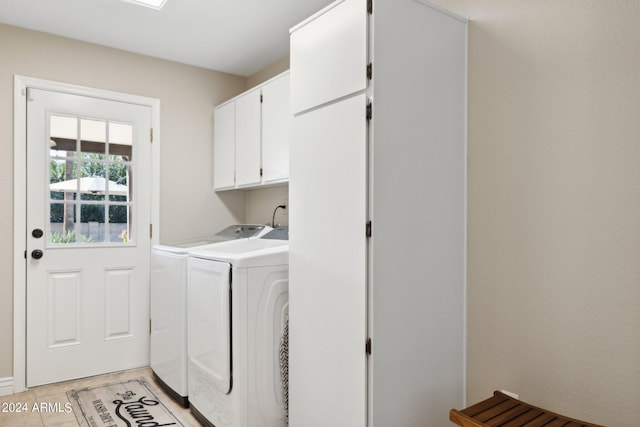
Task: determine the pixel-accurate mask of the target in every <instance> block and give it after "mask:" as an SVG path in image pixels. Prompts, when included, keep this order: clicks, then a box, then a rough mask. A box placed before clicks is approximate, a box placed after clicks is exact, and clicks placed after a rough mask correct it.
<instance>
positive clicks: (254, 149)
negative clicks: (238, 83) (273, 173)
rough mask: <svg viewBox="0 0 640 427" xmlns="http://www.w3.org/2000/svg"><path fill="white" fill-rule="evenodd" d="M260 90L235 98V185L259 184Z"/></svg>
mask: <svg viewBox="0 0 640 427" xmlns="http://www.w3.org/2000/svg"><path fill="white" fill-rule="evenodd" d="M260 128H261V114H260V89H255V90H252V91H250V92H247V93H246V94H245V95H242V96H240V97H238V98H236V185H237V186H242V185H251V184H258V183H260V167H261V166H260Z"/></svg>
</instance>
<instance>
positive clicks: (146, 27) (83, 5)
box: [0, 0, 333, 76]
mask: <svg viewBox="0 0 640 427" xmlns="http://www.w3.org/2000/svg"><path fill="white" fill-rule="evenodd" d="M332 1H333V0H268V1H267V0H168V1H167V4H166V6H165V7H164V9H162V10H161V11H157V10H153V9H148V8H144V7H140V6H136V5H133V4H131V3H126V2H124V1H120V0H0V23H4V24H9V25H14V26H17V27H23V28H27V29H31V30H36V31H42V32H46V33H51V34H56V35H59V36H64V37H69V38H73V39H77V40H83V41H86V42H90V43H96V44H100V45H104V46H109V47H113V48H117V49H123V50H127V51H130V52H135V53H139V54H143V55H149V56H154V57H157V58H162V59H167V60H171V61H176V62H182V63H185V64H190V65H195V66H199V67H203V68H208V69H212V70H218V71H223V72H227V73H232V74H238V75H241V76H250V75H252V74H254V73H255V72H257V71H259V70H261V69H262V68H265V67H266V66H268V65H270V64H272V63H274V62H275V61H277V60H279V59H282V58H284V57H286V56H287V55H288V54H289V28H291V27H293V26H294V25H296V24H297V23H298V22H300V21H302V20H303V19H305V18H307V17H309V16H311V15H312V14H314V13H315V12H317V11H318V10H320V9H322V8H323V7H324V6H326V5H328V4H329V3H331V2H332Z"/></svg>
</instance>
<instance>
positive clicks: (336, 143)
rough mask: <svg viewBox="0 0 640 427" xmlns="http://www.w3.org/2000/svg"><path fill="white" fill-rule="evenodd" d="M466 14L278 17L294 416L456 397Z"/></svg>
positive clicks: (413, 8)
mask: <svg viewBox="0 0 640 427" xmlns="http://www.w3.org/2000/svg"><path fill="white" fill-rule="evenodd" d="M466 46H467V22H466V20H465V19H463V18H460V17H457V16H455V15H453V14H451V13H449V12H447V11H445V10H443V9H441V8H440V7H438V6H434V5H432V4H431V3H429V2H427V1H422V0H372V1H367V0H340V1H336V2H334V3H332V4H331V5H329V6H327V7H326V8H325V9H323V10H321V11H320V12H318V13H317V14H315V15H314V16H312V17H310V18H309V19H307V20H306V21H304V22H302V23H301V24H299V25H298V26H296V27H294V28H293V29H291V69H290V70H291V90H292V92H291V95H292V97H291V103H292V104H291V105H292V113H293V114H294V118H293V125H292V139H291V140H292V144H291V153H290V155H291V171H290V182H289V198H290V200H291V202H292V203H293V206H294V207H295V209H291V212H290V214H289V224H290V234H289V244H290V251H289V266H290V273H289V274H290V276H289V278H290V281H289V297H290V299H289V303H290V312H289V316H290V330H289V332H290V339H289V386H290V389H289V411H290V412H289V420H290V425H291V426H292V427H314V426H327V425H331V426H337V427H341V426H344V427H372V426H373V427H388V426H403V427H414V426H415V427H418V426H421V427H432V426H433V427H435V426H444V425H448V424H449V419H448V413H449V410H450V409H451V408H454V407H463V406H465V403H466V402H465V397H464V393H465V292H466V273H465V271H466V270H465V269H466V213H465V212H466V64H467V61H466V57H467V56H466Z"/></svg>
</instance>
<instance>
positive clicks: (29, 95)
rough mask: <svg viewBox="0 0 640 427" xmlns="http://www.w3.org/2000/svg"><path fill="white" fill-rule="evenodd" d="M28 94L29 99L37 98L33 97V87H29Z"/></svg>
mask: <svg viewBox="0 0 640 427" xmlns="http://www.w3.org/2000/svg"><path fill="white" fill-rule="evenodd" d="M26 95H27V101H33V100H34V99H35V98H34V97H33V88H31V87H28V88H27V93H26Z"/></svg>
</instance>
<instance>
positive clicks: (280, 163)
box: [213, 71, 291, 190]
mask: <svg viewBox="0 0 640 427" xmlns="http://www.w3.org/2000/svg"><path fill="white" fill-rule="evenodd" d="M289 93H290V89H289V72H288V71H286V72H284V73H282V74H280V75H278V76H276V77H274V78H273V79H271V80H268V81H267V82H265V83H263V84H261V85H260V86H257V87H255V88H253V89H251V90H249V91H247V92H245V93H243V94H241V95H238V96H237V97H235V98H233V99H231V100H229V101H227V102H225V103H224V104H222V105H220V106H218V107H216V110H215V113H214V114H215V123H214V149H213V152H214V163H213V164H214V188H215V189H216V190H230V189H237V188H241V189H252V188H259V187H262V186H268V185H276V184H281V183H286V182H287V181H288V178H289V139H290V127H291V113H290V108H289Z"/></svg>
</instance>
